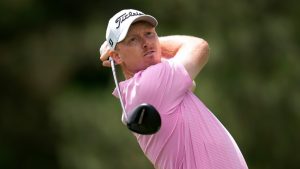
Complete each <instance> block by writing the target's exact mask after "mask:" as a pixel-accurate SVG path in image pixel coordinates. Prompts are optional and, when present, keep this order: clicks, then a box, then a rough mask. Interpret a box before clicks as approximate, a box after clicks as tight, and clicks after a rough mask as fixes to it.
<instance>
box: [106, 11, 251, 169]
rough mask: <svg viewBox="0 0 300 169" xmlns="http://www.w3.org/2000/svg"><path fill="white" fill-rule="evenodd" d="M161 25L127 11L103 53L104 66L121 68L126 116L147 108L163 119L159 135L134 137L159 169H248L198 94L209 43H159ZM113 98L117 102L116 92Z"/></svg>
mask: <svg viewBox="0 0 300 169" xmlns="http://www.w3.org/2000/svg"><path fill="white" fill-rule="evenodd" d="M157 24H158V22H157V20H156V19H155V18H154V17H153V16H150V15H146V14H144V13H143V12H141V11H137V10H133V9H126V10H122V11H120V12H118V13H117V14H115V15H114V16H113V17H112V18H111V19H110V20H109V23H108V26H107V31H106V41H105V42H104V43H103V44H102V46H101V49H100V51H101V52H100V53H101V54H100V55H101V56H100V59H101V61H102V62H103V65H104V66H109V65H110V63H109V61H108V57H109V56H110V57H112V58H113V60H114V61H115V63H116V64H118V65H120V66H121V69H122V71H123V74H124V76H125V81H122V82H120V83H119V85H120V89H121V95H122V96H123V98H124V104H125V109H126V112H130V110H132V109H133V108H134V107H135V106H137V105H139V104H141V103H144V102H145V103H149V104H151V105H153V106H154V107H155V108H156V109H157V110H158V112H159V113H160V116H161V120H162V125H161V128H160V130H159V131H158V132H157V133H155V134H153V135H140V134H136V133H134V135H135V137H136V138H137V141H138V143H139V145H140V147H141V149H142V150H143V152H144V153H145V155H146V156H147V158H148V159H149V160H150V161H151V162H152V164H153V165H154V167H155V168H156V169H245V168H248V167H247V164H246V162H245V160H244V158H243V155H242V153H241V152H240V150H239V148H238V146H237V144H236V142H235V141H234V139H233V138H232V137H231V135H230V134H229V132H228V131H227V130H226V129H225V127H224V126H223V125H222V124H221V122H220V121H219V120H218V119H217V118H216V117H215V116H214V115H213V113H212V112H211V111H210V110H209V109H208V108H207V107H206V106H205V105H204V104H203V103H202V102H201V101H200V99H199V98H198V97H197V96H196V95H195V94H194V93H193V88H194V87H195V83H194V82H193V79H195V78H196V77H197V76H198V74H199V72H200V71H201V70H202V69H203V67H204V65H205V64H206V62H207V60H208V56H209V47H208V44H207V42H206V41H205V40H203V39H200V38H197V37H192V36H166V37H158V35H157V33H156V30H155V28H156V26H157ZM113 95H115V96H116V97H118V94H117V92H116V90H114V92H113ZM123 113H124V112H123ZM123 120H124V119H123Z"/></svg>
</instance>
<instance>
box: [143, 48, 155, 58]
mask: <svg viewBox="0 0 300 169" xmlns="http://www.w3.org/2000/svg"><path fill="white" fill-rule="evenodd" d="M154 53H155V51H154V50H149V51H147V52H145V53H144V56H145V57H150V56H153V55H154Z"/></svg>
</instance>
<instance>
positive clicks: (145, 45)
mask: <svg viewBox="0 0 300 169" xmlns="http://www.w3.org/2000/svg"><path fill="white" fill-rule="evenodd" d="M148 46H149V42H148V41H147V40H146V39H145V38H142V47H143V48H148Z"/></svg>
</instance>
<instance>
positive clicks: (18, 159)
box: [0, 0, 300, 169]
mask: <svg viewBox="0 0 300 169" xmlns="http://www.w3.org/2000/svg"><path fill="white" fill-rule="evenodd" d="M298 6H299V2H298V1H289V2H286V1H285V2H283V1H270V0H266V1H259V0H254V1H242V0H229V1H217V0H210V1H197V0H172V1H171V0H164V1H161V2H156V1H150V0H146V1H137V0H129V1H113V2H111V3H110V4H107V2H101V1H95V0H87V1H84V2H83V1H67V0H62V1H58V0H54V1H53V0H51V1H50V0H43V1H35V0H27V1H18V0H15V1H8V0H4V1H1V2H0V14H1V15H0V37H1V38H0V55H1V56H0V78H1V86H2V93H1V97H0V98H1V101H0V150H1V151H0V168H7V169H23V168H24V169H25V168H30V169H35V168H49V169H50V168H51V169H52V168H57V169H58V168H64V169H69V168H72V169H81V168H82V169H83V168H84V169H94V168H103V169H110V168H111V169H113V168H124V169H126V168H144V169H147V168H149V169H150V168H153V167H152V165H151V164H150V162H149V161H148V160H147V159H146V157H144V155H143V153H142V151H141V150H140V149H139V147H138V144H137V143H136V140H135V138H134V136H132V135H131V134H130V133H129V131H128V130H127V129H126V128H125V127H124V126H123V125H122V124H121V121H120V118H121V116H120V115H121V113H120V112H121V108H120V105H119V102H118V100H117V99H115V98H114V97H113V96H112V95H111V92H112V90H113V88H114V84H113V79H112V77H111V71H110V69H107V68H104V67H102V66H101V63H100V62H99V59H98V57H99V54H98V49H99V47H100V45H101V43H102V42H103V41H104V39H105V38H104V36H105V29H106V24H107V22H108V20H109V18H110V17H111V16H112V15H113V14H114V13H115V12H117V11H119V10H121V9H123V8H136V9H140V10H142V11H144V12H145V13H150V14H152V15H154V16H155V17H156V18H157V19H158V21H159V26H158V27H157V31H158V33H159V35H162V36H163V35H170V34H187V35H195V36H199V37H202V38H204V39H205V40H207V41H208V43H209V45H210V49H211V53H210V59H209V62H208V64H207V65H206V67H205V68H204V70H203V71H202V72H201V73H200V75H199V76H198V78H197V79H196V82H197V88H196V94H197V95H198V96H199V97H200V98H201V100H202V101H203V102H204V103H205V104H206V105H207V106H208V107H209V108H210V109H211V110H212V112H214V114H215V115H216V116H217V117H218V118H219V119H220V121H221V122H222V123H223V124H224V125H225V126H226V128H227V129H228V130H229V131H230V133H231V134H232V135H233V137H234V138H235V140H236V141H237V143H238V145H239V147H240V148H241V150H242V152H243V154H244V156H245V158H246V161H247V163H248V165H249V168H252V169H268V168H272V169H277V168H278V169H281V168H282V169H285V168H289V169H293V168H299V164H298V161H299V160H300V156H299V155H298V154H299V153H298V150H299V148H298V147H299V146H297V145H298V143H299V141H300V135H299V134H298V132H297V131H298V129H299V128H300V113H299V112H300V111H299V110H300V106H299V105H300V104H299V100H300V91H299V82H300V78H299V73H300V67H299V66H298V65H297V64H298V63H300V58H299V55H300V51H299V42H300V36H299V34H300V32H299V30H300V22H299V21H298V20H299V16H300V13H299V10H298ZM120 76H121V74H120Z"/></svg>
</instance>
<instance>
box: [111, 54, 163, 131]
mask: <svg viewBox="0 0 300 169" xmlns="http://www.w3.org/2000/svg"><path fill="white" fill-rule="evenodd" d="M109 61H110V64H111V69H112V73H113V77H114V81H115V85H116V88H117V91H118V95H119V98H120V103H121V107H122V110H123V112H124V117H125V122H126V125H127V128H128V129H129V130H131V131H133V132H135V133H138V134H143V135H150V134H154V133H156V132H157V131H158V130H159V129H160V126H161V118H160V115H159V113H158V111H157V110H156V109H155V107H154V106H152V105H150V104H147V103H142V104H140V105H138V106H137V107H135V108H134V109H133V110H132V111H131V112H130V116H129V117H128V115H127V113H126V110H125V106H124V103H123V98H122V95H121V91H120V87H119V83H118V79H117V75H116V69H115V62H114V60H113V59H112V58H111V57H109Z"/></svg>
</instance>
